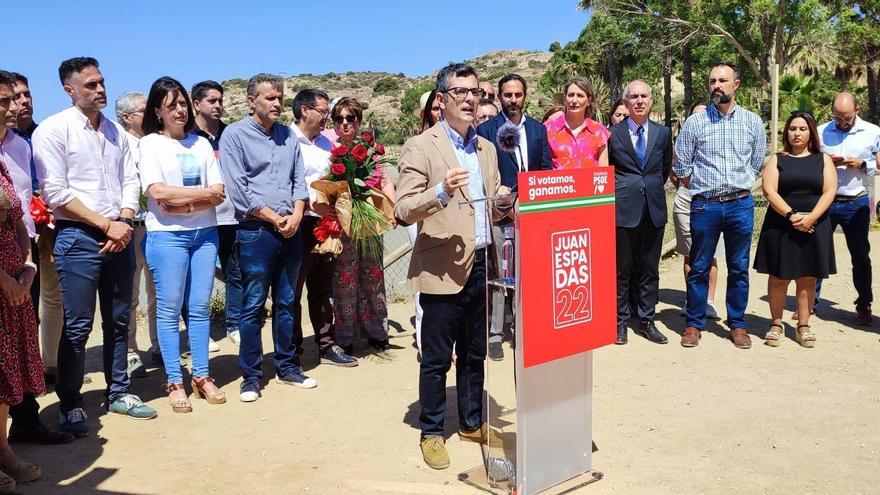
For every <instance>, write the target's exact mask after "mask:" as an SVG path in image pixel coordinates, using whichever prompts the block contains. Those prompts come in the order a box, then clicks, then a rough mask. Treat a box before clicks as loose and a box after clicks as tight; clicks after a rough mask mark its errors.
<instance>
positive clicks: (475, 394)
mask: <svg viewBox="0 0 880 495" xmlns="http://www.w3.org/2000/svg"><path fill="white" fill-rule="evenodd" d="M436 89H437V95H438V98H439V101H440V108H441V114H440V115H441V118H440V122H438V123H437V124H435V125H434V126H433V127H431V128H430V129H428V130H427V131H425V132H424V133H422V134H420V135H418V136H415V137H413V138H410V139H409V140H408V141H407V142H406V144H405V145H404V146H403V150H402V151H401V154H400V162H399V163H400V178H399V179H398V184H397V192H398V200H397V204H396V205H395V207H394V215H395V216H396V217H397V220H398V222H399V223H400V224H401V225H410V224H414V223H417V224H418V236H417V237H416V242H415V244H414V245H413V251H412V258H411V260H410V265H409V273H408V281H407V286H408V287H410V288H411V289H413V290H416V291H419V292H421V296H420V299H419V302H420V304H421V305H422V309H423V311H424V316H423V319H422V360H421V365H420V371H419V405H420V407H421V413H420V415H419V427H420V428H421V431H422V433H421V442H420V443H421V450H422V456H423V457H424V459H425V463H426V464H427V465H428V466H430V467H432V468H434V469H445V468H447V467H449V455H448V454H447V452H446V446H445V444H444V443H445V442H444V438H445V437H444V427H443V418H444V416H445V414H446V373H447V372H448V371H449V368H450V366H451V364H452V354H453V344H454V345H455V349H454V352H455V354H456V356H457V363H456V374H455V375H456V376H455V384H456V389H457V393H458V424H459V430H458V435H459V438H460V439H462V440H465V441H471V442H480V443H483V442H485V441H486V438H487V436H488V433H487V428H486V425H484V424H482V411H483V403H482V398H483V362H484V360H485V358H486V292H485V282H486V269H487V267H486V248H487V246H489V244H491V235H490V233H489V232H490V225H489V219H488V216H487V214H486V208H492V205H491V204H490V203H487V202H476V203H473V201H476V200H479V199H481V198H484V197H486V196H493V195H496V194H505V193H507V192H509V189H508V188H506V187H504V186H501V185H500V181H499V177H498V161H497V156H496V153H495V147H494V146H493V145H492V143H490V142H489V141H487V140H485V139H483V138H481V137H479V136H477V133H476V130H475V129H474V116H475V114H476V111H477V104H478V103H479V101H480V97H481V90H480V87H479V85H478V82H477V73H476V71H475V70H474V68H473V67H471V66H469V65H465V64H449V65H447V66H446V67H444V68H443V69H441V70H440V72H439V73H438V74H437V86H436ZM506 208H507V209H508V210H509V205H506ZM492 216H493V218H494V219H499V218H500V217H501V216H503V212H501V211H499V210H498V209H497V207H496V209H494V210H493V211H492Z"/></svg>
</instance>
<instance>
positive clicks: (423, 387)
mask: <svg viewBox="0 0 880 495" xmlns="http://www.w3.org/2000/svg"><path fill="white" fill-rule="evenodd" d="M419 303H420V304H421V305H422V310H423V311H424V317H423V319H422V362H421V365H420V367H419V405H420V406H421V414H420V415H419V426H420V428H421V430H422V436H425V435H443V432H444V429H443V418H444V417H445V415H446V373H447V372H448V371H449V367H450V366H451V365H452V348H453V345H455V354H456V356H457V360H456V365H455V387H456V392H457V393H458V424H459V428H461V429H465V430H474V429H476V428H479V427H480V425H481V424H482V423H483V419H482V415H483V375H484V370H483V363H484V361H485V359H486V260H485V255H483V256H482V258H481V257H480V256H479V255H478V257H477V259H476V260H475V262H474V266H473V269H472V270H471V275H470V277H469V278H468V280H467V283H466V284H465V286H464V288H463V289H462V290H461V292H459V293H458V294H426V293H424V292H422V293H421V295H420V296H419Z"/></svg>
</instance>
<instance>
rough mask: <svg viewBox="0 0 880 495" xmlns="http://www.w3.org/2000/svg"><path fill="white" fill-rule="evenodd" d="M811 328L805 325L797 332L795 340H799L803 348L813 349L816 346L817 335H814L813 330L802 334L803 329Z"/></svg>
mask: <svg viewBox="0 0 880 495" xmlns="http://www.w3.org/2000/svg"><path fill="white" fill-rule="evenodd" d="M804 327H806V328H808V329H809V328H810V325H807V324H803V325H798V326H797V331H796V332H795V340H797V342H798V344H800V345H801V346H803V347H809V348H812V347H814V346H815V345H816V334H814V333H813V332H812V331H811V330H805V331H803V332H801V328H804Z"/></svg>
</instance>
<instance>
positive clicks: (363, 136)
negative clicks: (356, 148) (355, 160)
mask: <svg viewBox="0 0 880 495" xmlns="http://www.w3.org/2000/svg"><path fill="white" fill-rule="evenodd" d="M361 139H363V140H364V141H366V142H367V144H369V145H370V146H372V145H373V143H374V142H375V139H376V138H375V137H373V133H372V132H370V131H364V132H362V133H361Z"/></svg>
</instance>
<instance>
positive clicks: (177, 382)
mask: <svg viewBox="0 0 880 495" xmlns="http://www.w3.org/2000/svg"><path fill="white" fill-rule="evenodd" d="M194 126H195V117H194V115H193V106H192V102H191V101H190V99H189V94H188V93H187V91H186V89H184V87H183V86H182V85H181V84H180V83H179V82H177V81H176V80H174V79H172V78H170V77H161V78H159V79H157V80H156V82H154V83H153V86H152V87H151V88H150V95H149V96H148V97H147V108H146V110H145V111H144V122H143V129H144V134H145V135H144V137H143V138H142V139H141V141H140V153H141V161H140V175H141V186H142V187H143V190H144V194H146V196H147V217H146V220H145V222H144V223H145V224H146V227H147V241H146V249H145V250H144V252H145V254H146V258H147V264H148V265H149V266H150V272H151V273H152V274H153V282H154V283H155V285H156V325H157V333H158V337H159V348H160V350H161V351H162V359H163V361H164V362H165V373H166V374H167V376H168V383H167V384H166V387H165V389H166V391H167V392H168V401H169V403H170V405H171V409H172V410H173V411H174V412H178V413H187V412H191V411H192V404H190V401H189V399H188V398H187V394H186V389H185V388H184V385H183V373H182V371H181V365H180V335H179V332H180V313H181V308H182V307H183V305H184V304H187V317H186V329H187V331H188V333H189V347H190V351H191V353H192V388H193V393H194V394H195V395H196V397H197V398H200V397H204V398H205V399H207V401H208V403H209V404H223V403H225V402H226V395H225V394H224V392H223V391H222V390H220V389H219V388H218V387H217V386H216V385H215V384H214V381H213V380H212V379H211V377H210V376H209V375H208V341H209V333H210V329H211V319H210V310H209V309H208V301H209V300H210V298H211V291H212V290H213V287H214V264H215V261H216V260H217V247H218V245H219V240H218V237H217V227H216V225H217V214H216V212H215V210H214V208H215V207H216V206H218V205H220V204H221V203H223V200H224V199H225V198H226V194H225V191H224V186H223V178H222V175H221V173H220V167H219V165H218V164H217V159H216V158H215V156H214V149H213V148H212V147H211V143H209V142H208V140H207V139H205V138H203V137H199V136H197V135H196V134H195V133H193V132H192V130H193V127H194Z"/></svg>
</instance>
